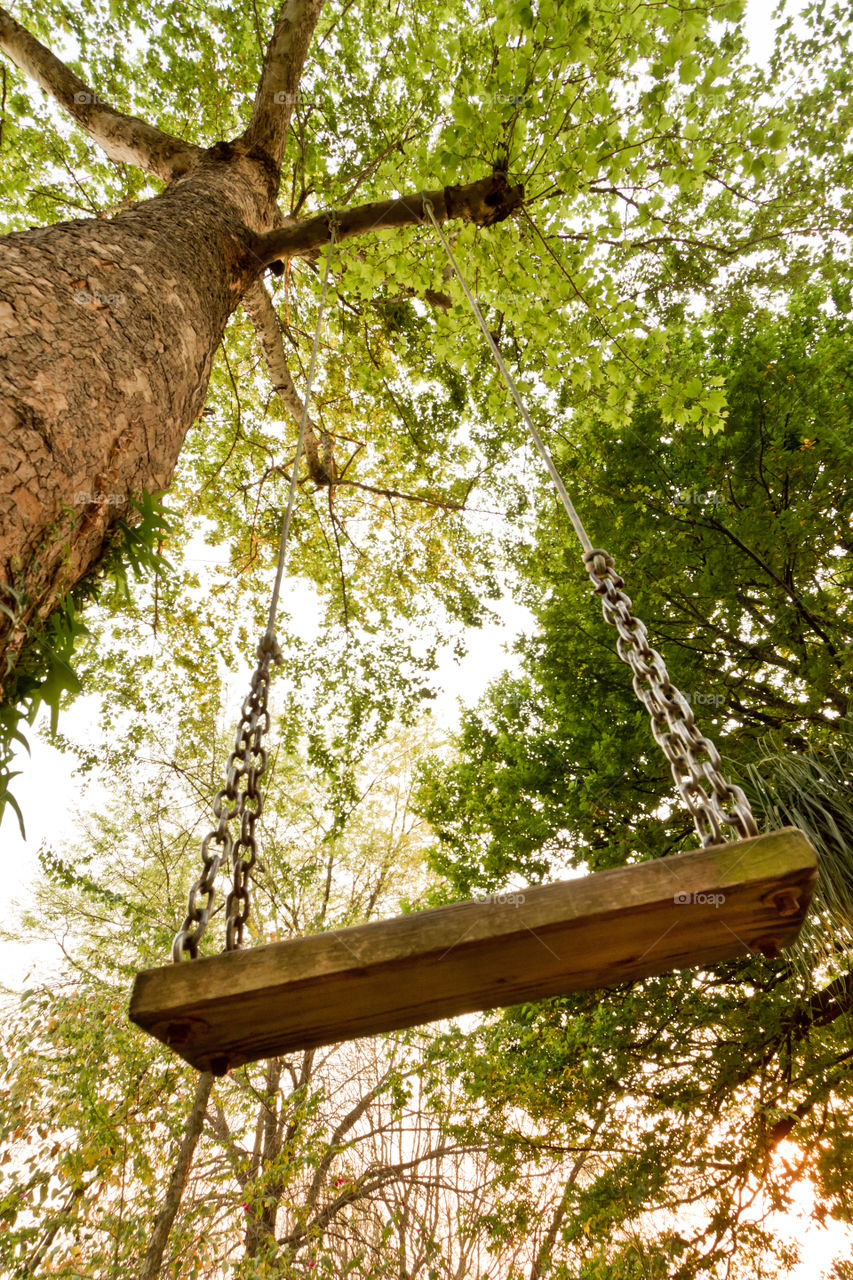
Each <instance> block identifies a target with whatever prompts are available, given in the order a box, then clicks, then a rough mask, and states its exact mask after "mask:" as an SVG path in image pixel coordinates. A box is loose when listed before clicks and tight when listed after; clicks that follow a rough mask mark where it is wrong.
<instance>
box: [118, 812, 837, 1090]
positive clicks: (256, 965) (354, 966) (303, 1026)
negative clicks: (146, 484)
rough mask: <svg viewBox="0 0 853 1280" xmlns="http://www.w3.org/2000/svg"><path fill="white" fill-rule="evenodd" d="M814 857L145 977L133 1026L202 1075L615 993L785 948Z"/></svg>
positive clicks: (706, 863) (335, 937) (745, 857)
mask: <svg viewBox="0 0 853 1280" xmlns="http://www.w3.org/2000/svg"><path fill="white" fill-rule="evenodd" d="M816 881H817V857H816V855H815V852H814V850H813V849H812V847H811V845H810V844H809V842H808V841H807V840H806V838H805V836H804V835H802V833H801V832H799V831H795V830H793V829H792V828H786V829H784V830H782V831H777V832H773V833H771V834H770V835H762V836H756V837H755V838H753V839H751V840H742V841H738V842H736V843H733V844H727V845H717V846H715V847H713V848H710V849H700V850H696V851H694V852H691V853H684V854H679V855H678V856H677V857H672V858H659V859H657V860H655V861H652V862H643V863H639V864H637V865H634V866H629V867H618V868H614V869H613V870H610V871H602V872H599V873H598V874H597V875H591V876H585V877H583V878H578V879H575V880H567V881H561V882H559V883H557V884H549V885H538V886H536V887H535V888H532V889H526V890H524V891H520V892H518V893H507V894H506V895H503V896H501V895H496V896H495V897H494V898H492V899H488V900H483V901H473V902H460V903H455V904H454V905H452V906H449V907H437V908H435V909H434V910H431V911H422V912H418V913H414V914H412V915H407V916H398V917H396V918H394V919H392V920H383V921H377V922H375V923H371V924H363V925H356V926H354V927H353V928H349V929H339V930H336V931H335V932H333V933H321V934H315V935H313V936H311V937H307V938H294V939H291V940H289V941H286V942H276V943H272V944H271V945H269V946H263V947H256V948H255V949H254V950H251V951H241V952H230V953H228V954H222V955H218V956H212V957H209V958H206V959H201V960H194V961H189V962H187V963H185V964H180V965H167V966H165V967H163V968H159V969H149V970H146V971H145V972H143V973H140V974H139V975H138V976H137V978H136V981H135V983H134V986H133V992H132V994H131V1002H130V1017H131V1019H132V1020H133V1021H134V1022H135V1023H136V1024H137V1025H138V1026H140V1027H142V1028H144V1030H146V1031H148V1032H150V1033H151V1034H152V1035H154V1036H156V1037H157V1038H158V1039H160V1040H162V1041H163V1043H164V1044H167V1045H169V1046H170V1047H171V1048H172V1049H174V1050H175V1051H176V1052H177V1053H179V1054H180V1055H181V1056H182V1057H183V1058H185V1059H186V1061H187V1062H189V1063H191V1064H192V1065H193V1066H195V1067H197V1068H198V1069H199V1070H201V1071H207V1070H211V1071H213V1072H214V1073H215V1074H222V1073H223V1072H224V1071H227V1070H228V1069H229V1068H231V1067H235V1066H239V1065H241V1064H242V1063H244V1062H253V1061H255V1060H257V1059H259V1058H265V1057H269V1056H271V1055H273V1054H280V1053H287V1052H290V1051H292V1050H297V1049H307V1048H312V1047H315V1046H318V1045H323V1044H333V1043H335V1042H336V1041H340V1040H347V1039H353V1038H355V1037H357V1036H363V1035H374V1034H376V1033H378V1032H382V1031H391V1030H396V1029H399V1028H402V1027H410V1026H414V1025H416V1024H418V1023H423V1022H430V1021H433V1020H435V1019H437V1018H447V1017H451V1016H454V1015H456V1014H462V1013H472V1012H474V1011H477V1010H482V1009H492V1008H496V1007H499V1006H505V1005H512V1004H518V1003H520V1002H522V1001H526V1000H537V999H542V998H544V997H546V996H553V995H561V994H565V993H567V992H569V991H580V990H585V989H588V988H593V987H606V986H612V985H613V984H614V983H618V982H624V981H626V980H629V979H636V978H642V977H648V976H649V975H651V974H656V973H664V972H666V971H668V970H671V969H679V968H687V967H690V966H692V965H707V964H712V963H715V962H716V961H720V960H727V959H732V958H733V957H735V956H739V955H744V954H746V953H747V952H749V951H759V952H761V953H762V954H766V955H776V954H778V952H779V950H781V948H782V947H784V946H787V945H788V944H789V943H790V942H792V941H793V940H794V938H795V937H796V935H797V933H798V932H799V929H800V926H801V924H802V922H803V918H804V916H805V913H806V910H807V908H808V904H809V901H810V899H811V895H812V891H813V889H814V886H815V883H816Z"/></svg>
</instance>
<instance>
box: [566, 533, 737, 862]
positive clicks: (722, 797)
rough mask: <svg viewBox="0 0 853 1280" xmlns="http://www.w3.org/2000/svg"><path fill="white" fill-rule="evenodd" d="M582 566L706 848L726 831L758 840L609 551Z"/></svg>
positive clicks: (589, 557) (589, 555)
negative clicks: (635, 608) (653, 644)
mask: <svg viewBox="0 0 853 1280" xmlns="http://www.w3.org/2000/svg"><path fill="white" fill-rule="evenodd" d="M584 565H585V566H586V570H587V573H588V574H589V576H590V578H591V579H592V583H593V586H594V588H595V591H596V594H597V595H599V596H601V607H602V611H603V613H604V617H605V620H606V621H607V622H609V623H610V624H611V625H612V626H614V627H615V628H616V632H617V637H618V638H617V641H616V651H617V653H618V654H619V657H620V658H621V659H622V661H623V662H625V663H627V664H628V666H629V667H630V668H631V670H632V671H633V673H634V692H635V693H636V695H637V697H638V698H639V699H640V701H641V702H642V703H643V705H644V706H645V707H646V709H647V711H648V713H649V715H650V716H651V720H652V733H653V734H654V736H655V739H656V741H657V742H658V744H659V746H660V747H661V750H662V751H663V753H664V755H665V756H666V758H667V760H668V761H669V763H670V767H671V769H672V776H673V778H674V779H675V785H676V787H677V788H678V791H679V794H680V795H681V797H682V799H683V800H684V803H685V804H686V805H687V808H688V809H689V810H690V813H691V816H692V818H693V822H694V824H695V826H696V831H697V834H698V836H699V839H700V840H701V842H702V844H703V845H705V846H708V845H712V844H722V843H723V842H724V841H725V838H726V837H725V836H724V835H723V828H724V827H728V828H730V830H732V831H733V832H735V833H736V835H737V836H739V837H740V838H741V839H746V838H747V837H748V836H757V835H758V827H757V825H756V822H755V819H754V818H753V816H752V811H751V809H750V807H749V801H748V800H747V798H746V796H745V795H744V793H743V791H741V789H740V787H737V786H734V785H732V784H730V783H728V782H726V780H725V778H724V777H723V775H722V773H721V772H720V770H721V765H722V762H721V760H720V755H719V752H718V751H717V748H716V747H715V746H714V744H713V743H712V742H711V741H709V739H708V738H706V737H704V735H703V734H702V733H700V732H699V729H698V727H697V725H696V721H695V719H694V717H693V711H692V710H691V708H690V705H689V703H688V702H687V700H686V698H685V697H684V695H683V694H682V693H679V691H678V689H676V687H675V685H674V684H673V683H672V681H671V680H670V678H669V674H668V672H667V669H666V666H665V664H664V661H663V658H662V657H661V656H660V654H659V653H658V652H657V651H656V650H655V649H653V648H652V647H651V645H650V644H649V639H648V633H647V631H646V628H645V626H644V625H643V623H642V622H641V621H640V619H639V618H635V617H634V615H633V614H632V613H631V600H630V598H629V597H628V596H627V595H626V594H625V592H624V591H623V590H622V588H623V587H624V585H625V583H624V581H623V579H622V578H621V577H620V576H619V574H618V573H617V572H616V570H615V569H614V567H613V557H612V556H611V555H609V554H608V553H607V552H606V551H600V550H592V551H588V552H587V553H586V554H585V555H584Z"/></svg>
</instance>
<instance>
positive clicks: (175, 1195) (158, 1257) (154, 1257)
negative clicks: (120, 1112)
mask: <svg viewBox="0 0 853 1280" xmlns="http://www.w3.org/2000/svg"><path fill="white" fill-rule="evenodd" d="M212 1087H213V1076H212V1075H211V1074H210V1072H209V1071H205V1072H204V1073H203V1074H202V1075H200V1076H199V1078H198V1084H197V1085H196V1091H195V1098H194V1099H193V1105H192V1107H191V1108H190V1113H189V1115H188V1116H187V1123H186V1128H185V1129H184V1136H183V1140H182V1142H181V1147H180V1150H179V1152H178V1158H177V1160H176V1162H175V1168H174V1169H173V1171H172V1178H171V1181H170V1182H169V1189H168V1191H167V1192H166V1196H165V1199H164V1200H163V1207H162V1209H161V1210H160V1212H159V1213H158V1214H157V1217H156V1219H155V1220H154V1227H153V1229H152V1232H151V1239H150V1240H149V1242H148V1248H147V1249H146V1250H145V1257H144V1258H143V1259H142V1266H141V1267H140V1269H139V1280H158V1277H159V1275H160V1272H161V1267H162V1264H163V1254H164V1252H165V1249H166V1245H167V1244H168V1243H169V1233H170V1232H171V1230H172V1223H173V1222H174V1221H175V1216H176V1214H177V1212H178V1209H179V1208H180V1205H181V1197H182V1196H183V1194H184V1187H185V1186H186V1185H187V1178H188V1177H189V1175H190V1169H191V1168H192V1162H193V1156H194V1155H195V1149H196V1146H197V1145H198V1140H199V1138H200V1136H201V1130H202V1126H203V1125H204V1117H205V1115H206V1114H207V1104H208V1101H209V1099H210V1090H211V1088H212Z"/></svg>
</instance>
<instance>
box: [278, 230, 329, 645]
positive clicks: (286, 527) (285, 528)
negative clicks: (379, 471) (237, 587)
mask: <svg viewBox="0 0 853 1280" xmlns="http://www.w3.org/2000/svg"><path fill="white" fill-rule="evenodd" d="M335 228H336V223H335V221H334V220H332V221H331V222H330V224H329V233H330V234H329V251H328V253H327V254H326V269H325V271H324V273H323V290H322V293H321V294H320V307H319V310H318V311H317V324H316V327H315V329H314V345H313V347H312V348H311V360H310V362H309V364H308V381H307V382H306V384H305V400H304V402H303V404H302V417H301V419H300V422H299V435H298V436H297V438H296V453H295V454H294V455H293V470H292V471H291V473H290V490H289V492H288V495H287V510H286V511H285V513H284V519H283V520H282V523H281V538H280V539H279V547H278V564H277V566H276V571H275V583H274V585H273V591H272V599H271V601H270V612H269V618H268V620H267V630H266V635H265V636H264V641H270V642H272V640H273V638H274V636H275V616H276V613H277V612H278V597H279V593H280V591H281V580H282V577H283V575H284V562H285V557H286V555H287V540H288V538H289V537H290V521H291V517H292V515H293V504H294V502H295V500H296V484H297V481H298V479H299V462H300V459H301V457H302V447H303V445H304V443H305V431H306V428H307V426H308V407H309V405H310V403H311V389H312V387H313V385H314V373H315V371H316V368H317V352H318V350H319V347H320V333H321V332H322V327H323V312H324V311H325V307H326V291H327V289H328V286H329V268H330V267H331V265H332V253H333V252H334V248H335Z"/></svg>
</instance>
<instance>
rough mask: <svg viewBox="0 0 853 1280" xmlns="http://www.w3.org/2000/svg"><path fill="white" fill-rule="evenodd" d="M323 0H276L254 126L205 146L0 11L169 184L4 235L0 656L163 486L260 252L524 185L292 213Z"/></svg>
mask: <svg viewBox="0 0 853 1280" xmlns="http://www.w3.org/2000/svg"><path fill="white" fill-rule="evenodd" d="M321 7H322V0H285V3H284V4H283V5H282V7H281V11H280V13H279V17H278V20H277V22H276V25H275V29H274V32H273V36H272V38H271V41H270V45H269V48H268V50H267V54H266V58H265V61H264V69H263V73H262V76H261V81H260V84H259V87H258V92H257V95H256V98H255V104H254V108H253V112H252V118H251V121H250V123H249V126H248V127H247V129H246V131H245V133H244V134H243V135H242V136H241V137H240V138H238V139H236V140H234V141H231V142H220V143H217V144H216V145H214V146H212V147H211V148H210V149H209V150H207V151H200V150H199V149H198V148H196V147H193V146H189V145H187V144H185V143H184V142H182V141H181V140H180V139H176V138H171V137H169V136H168V135H166V134H164V133H161V132H160V131H159V130H158V129H156V128H154V127H153V126H151V125H148V124H146V123H145V122H144V121H141V120H138V119H136V118H134V117H130V116H125V115H122V113H120V112H117V111H114V110H113V109H112V108H110V107H108V106H107V105H106V104H105V103H103V102H102V101H101V100H100V99H99V98H98V97H97V95H95V94H93V93H91V92H90V91H89V90H88V89H87V88H86V86H85V85H84V84H83V82H82V81H81V80H80V79H79V78H78V77H77V76H75V75H74V74H73V73H72V72H71V71H70V70H69V69H68V68H66V67H65V66H64V65H63V64H62V63H61V62H59V60H58V59H57V58H55V57H54V55H53V54H51V53H50V52H49V51H48V50H47V49H45V48H44V46H42V45H41V44H40V43H39V42H38V41H37V40H35V39H34V37H32V36H31V35H30V34H29V33H27V32H26V31H25V30H24V29H23V28H22V27H20V26H19V24H17V23H16V22H15V21H14V19H12V18H11V17H10V16H9V15H8V14H7V13H5V11H3V10H0V50H2V51H3V52H5V53H6V54H8V56H9V57H11V58H12V60H13V61H15V62H16V63H17V64H18V65H19V66H20V67H21V68H22V69H23V70H25V71H26V72H27V73H28V74H30V75H32V76H33V77H34V78H35V79H36V80H37V82H38V83H39V84H40V85H41V86H42V88H44V89H46V90H47V91H48V92H50V93H52V94H53V96H54V97H55V98H56V99H57V101H58V102H60V103H61V104H62V105H63V107H65V108H66V109H67V110H68V111H69V113H70V114H71V115H72V116H73V117H74V118H75V120H76V121H77V123H78V124H79V125H80V126H81V127H82V128H83V129H85V130H86V131H87V132H88V133H89V134H90V136H91V137H92V138H93V139H94V140H95V141H96V142H97V143H98V144H99V145H100V146H101V147H102V148H103V150H104V151H105V152H106V154H107V155H108V156H109V157H110V158H112V159H115V160H117V161H118V160H120V161H123V162H128V161H132V162H133V163H135V164H137V165H138V166H140V167H141V168H143V169H145V170H147V171H148V172H151V173H154V174H156V175H157V176H159V177H161V178H165V179H166V180H167V181H168V183H169V185H168V186H167V187H166V189H165V191H164V192H163V193H162V194H161V195H158V196H156V197H155V198H154V199H150V200H146V201H143V202H141V203H140V204H137V205H135V206H134V207H133V208H131V209H128V210H126V211H124V212H121V213H119V214H118V215H117V216H116V217H114V218H112V219H109V220H105V219H101V218H96V219H89V220H81V221H75V222H66V223H58V224H56V225H54V226H50V227H46V228H41V229H35V230H31V231H26V232H16V233H14V234H12V235H9V236H5V237H0V343H2V354H0V604H3V605H4V606H5V609H4V610H2V611H0V673H3V672H5V671H6V670H7V663H9V662H14V659H15V656H16V655H17V653H18V652H19V650H20V649H21V647H22V646H23V644H24V643H25V641H26V638H27V636H28V634H29V630H30V628H32V627H33V626H34V625H37V624H38V622H39V621H40V620H44V619H45V618H46V617H47V616H48V615H49V614H50V612H51V611H52V610H53V609H54V608H55V607H56V605H57V603H58V602H59V600H60V599H61V598H62V596H63V595H65V593H66V592H67V591H68V590H69V589H70V588H71V587H72V586H73V585H74V584H75V583H76V582H78V581H79V580H80V579H81V578H82V577H84V576H85V575H86V574H87V573H88V572H89V571H90V570H91V569H92V568H93V567H95V566H96V565H97V564H98V562H99V560H100V559H101V557H102V555H103V551H104V548H105V544H106V543H107V541H108V539H109V537H110V534H111V531H112V530H113V528H114V526H115V524H116V521H117V520H118V519H119V518H120V517H124V516H126V515H127V512H128V505H127V504H128V502H129V500H130V499H131V498H132V497H134V496H138V495H139V494H140V493H141V492H142V491H143V490H148V491H149V492H157V491H160V490H162V489H164V488H166V487H167V485H168V483H169V481H170V478H171V475H172V472H173V470H174V467H175V464H176V462H177V459H178V455H179V453H180V450H181V447H182V445H183V442H184V438H185V436H186V433H187V431H188V429H189V427H190V426H191V424H192V423H193V421H195V419H196V418H197V417H198V415H199V413H200V411H201V408H202V405H203V402H204V397H205V392H206V389H207V384H208V379H209V376H210V370H211V366H212V362H213V358H214V355H215V353H216V350H217V347H218V346H219V343H220V341H221V339H222V335H223V332H224V329H225V325H226V322H227V320H228V317H229V315H230V314H231V312H232V311H233V310H234V309H235V307H237V306H238V304H239V303H240V301H241V299H242V298H243V297H244V295H246V294H247V291H249V290H250V289H252V287H253V286H256V285H257V283H258V281H259V279H260V277H261V275H262V273H263V271H264V269H265V267H266V266H267V265H269V264H271V263H273V262H275V261H277V260H280V259H281V258H283V257H292V256H297V255H300V254H305V253H310V252H313V251H316V249H317V248H319V247H320V246H321V245H322V244H323V243H325V242H326V241H327V240H328V238H329V234H330V227H331V225H332V223H333V222H334V223H335V225H336V229H337V234H338V236H339V237H341V238H343V237H348V236H355V235H365V234H367V233H369V232H371V231H376V230H380V229H383V228H389V227H404V226H411V225H414V224H416V223H418V222H420V221H421V220H422V219H423V217H424V197H425V195H427V196H428V197H429V199H430V200H431V202H432V205H433V208H434V210H435V215H436V217H437V218H440V219H448V218H462V219H465V220H470V221H474V222H477V223H478V224H480V225H488V224H490V223H493V222H496V221H498V220H500V219H502V218H505V217H508V216H509V215H510V214H511V213H512V212H513V210H514V209H516V208H517V207H518V206H519V205H520V203H521V199H522V196H523V192H522V190H521V188H510V187H509V186H508V184H507V181H506V179H505V177H503V175H501V174H496V175H492V176H489V177H487V178H484V179H480V180H479V181H475V182H472V183H471V184H469V185H467V186H459V187H446V188H444V189H442V190H438V191H432V192H428V193H419V192H415V193H412V194H411V195H410V196H407V197H404V198H398V199H395V200H390V201H387V202H384V203H381V202H380V203H374V204H369V205H364V206H361V207H357V208H352V209H346V210H337V211H332V212H330V213H329V214H318V215H315V216H313V217H309V218H305V219H302V220H296V221H294V220H292V219H285V218H284V217H283V216H282V213H281V210H280V209H279V207H278V205H277V203H276V196H277V192H278V184H279V176H280V175H279V165H280V161H281V156H282V154H283V151H284V146H285V141H286V137H287V129H288V125H289V119H290V110H291V106H290V104H291V103H292V102H293V101H295V98H296V91H297V89H298V86H299V80H300V77H301V72H302V66H303V63H304V60H305V56H306V53H307V50H308V47H309V44H310V40H311V36H312V34H313V31H314V28H315V26H316V23H317V19H318V17H319V14H320V10H321ZM251 297H254V299H255V306H254V307H252V303H251V301H250V310H254V311H255V313H256V315H257V298H258V295H257V293H254V294H253V295H250V298H251ZM278 385H279V386H280V387H281V388H282V393H283V398H284V399H285V400H286V401H287V400H289V401H290V407H291V409H292V408H293V407H294V405H295V403H296V401H294V398H293V397H294V393H293V391H292V390H290V391H286V392H285V387H284V385H283V382H282V380H281V379H279V381H278ZM291 387H292V384H291ZM296 399H297V400H298V397H297V398H296ZM310 443H312V442H309V452H310ZM309 460H310V459H309ZM315 465H316V468H317V471H318V476H319V463H317V462H316V460H315ZM6 610H8V611H9V613H7V612H6ZM10 615H11V616H10ZM0 681H2V674H0ZM1 696H2V683H0V697H1Z"/></svg>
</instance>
